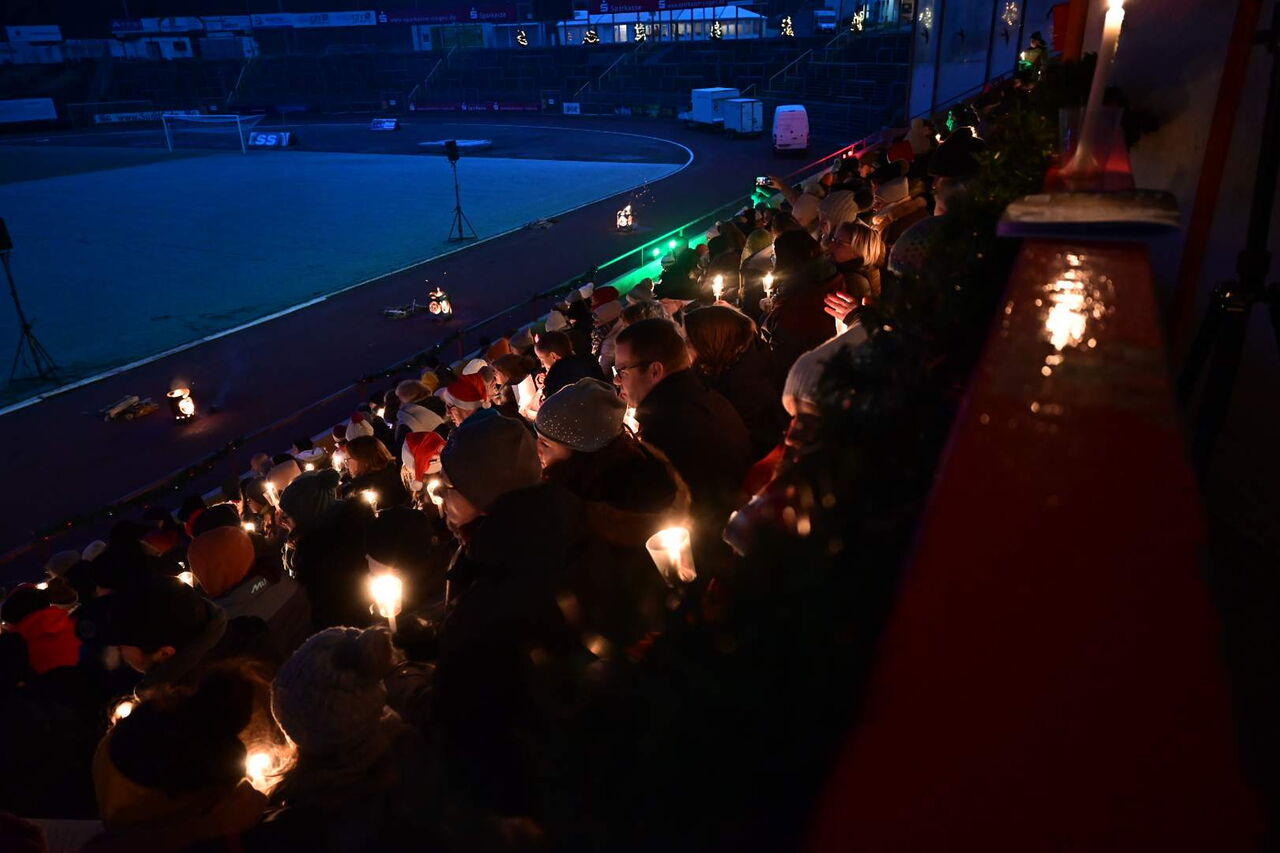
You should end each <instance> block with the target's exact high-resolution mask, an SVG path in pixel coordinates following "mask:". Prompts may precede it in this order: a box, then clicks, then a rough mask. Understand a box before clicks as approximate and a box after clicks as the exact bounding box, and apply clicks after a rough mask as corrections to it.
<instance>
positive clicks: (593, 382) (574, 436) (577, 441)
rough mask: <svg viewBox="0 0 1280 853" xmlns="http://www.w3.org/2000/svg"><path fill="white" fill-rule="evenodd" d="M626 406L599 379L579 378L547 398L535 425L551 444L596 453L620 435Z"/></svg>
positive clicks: (611, 389)
mask: <svg viewBox="0 0 1280 853" xmlns="http://www.w3.org/2000/svg"><path fill="white" fill-rule="evenodd" d="M626 410H627V404H626V403H624V402H622V398H621V397H619V396H618V394H617V392H615V391H614V390H613V388H611V387H610V386H609V385H606V384H605V383H604V382H601V381H600V380H599V379H579V380H578V381H577V382H575V383H573V384H572V385H567V386H565V387H564V388H561V389H560V390H559V391H557V392H556V393H554V394H552V395H551V396H550V397H549V398H547V400H546V402H544V403H543V404H542V408H541V409H539V410H538V418H537V420H536V421H535V422H534V426H536V427H537V430H538V432H539V433H540V434H542V435H544V436H546V437H547V438H549V439H551V440H552V441H558V442H559V443H561V444H564V445H568V446H569V447H571V448H573V449H574V450H580V451H582V452H583V453H595V452H596V451H597V450H599V449H601V448H602V447H604V446H605V445H606V444H608V443H609V442H611V441H613V440H614V439H615V438H617V437H618V436H619V435H620V434H621V433H622V418H623V415H625V414H626Z"/></svg>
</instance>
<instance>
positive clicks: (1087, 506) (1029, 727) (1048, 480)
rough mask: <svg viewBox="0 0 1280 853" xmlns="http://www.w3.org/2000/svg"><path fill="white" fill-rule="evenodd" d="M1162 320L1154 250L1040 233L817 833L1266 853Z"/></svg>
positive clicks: (962, 425)
mask: <svg viewBox="0 0 1280 853" xmlns="http://www.w3.org/2000/svg"><path fill="white" fill-rule="evenodd" d="M1105 184H1106V185H1107V187H1108V188H1121V187H1123V186H1131V185H1132V180H1131V177H1130V174H1129V171H1128V162H1127V155H1125V154H1123V153H1121V154H1120V155H1119V156H1118V159H1116V160H1115V161H1113V163H1112V164H1111V168H1110V169H1109V172H1108V175H1107V178H1106V181H1105ZM1056 185H1057V180H1056V179H1055V178H1054V177H1052V176H1051V178H1050V181H1049V188H1050V189H1052V188H1054V187H1055V186H1056ZM1159 317H1160V314H1159V311H1158V308H1157V303H1156V298H1155V293H1154V289H1153V284H1152V276H1151V268H1150V264H1149V259H1148V257H1147V252H1146V249H1145V247H1144V246H1143V245H1141V244H1135V243H1090V242H1074V241H1058V240H1028V241H1026V242H1025V243H1024V244H1023V246H1022V248H1021V251H1020V254H1019V256H1018V259H1017V263H1016V266H1015V268H1014V270H1013V273H1012V277H1011V279H1010V281H1009V284H1008V288H1007V291H1006V295H1005V299H1004V302H1003V304H1002V309H1001V311H1000V312H999V314H998V316H997V319H996V322H995V325H994V326H993V328H992V330H991V333H990V336H989V339H988V341H987V344H986V348H985V351H984V353H983V355H982V358H981V361H980V363H979V365H978V367H977V369H976V371H975V373H974V375H973V378H972V380H971V384H970V387H969V389H968V395H967V398H966V400H965V402H964V405H963V407H962V410H961V411H960V413H959V415H958V417H957V419H956V422H955V424H954V427H953V430H952V433H951V437H950V442H949V445H948V448H947V450H946V453H945V455H944V457H943V460H942V463H941V465H940V468H939V472H938V475H937V479H936V481H935V486H934V489H933V492H932V494H931V496H930V502H929V506H928V508H927V510H926V513H925V516H924V518H923V521H922V525H921V528H920V530H919V534H918V544H917V548H916V551H915V554H914V559H913V560H912V562H911V565H909V567H908V568H907V570H906V573H905V575H904V580H903V583H902V587H901V589H900V592H899V596H898V599H897V601H896V604H895V610H894V612H893V614H892V616H891V618H890V621H889V625H888V628H887V630H886V632H885V635H884V638H883V642H882V646H881V654H880V658H879V660H878V663H877V668H876V671H875V674H874V675H873V677H872V682H871V685H870V688H869V692H868V697H869V698H868V701H867V704H866V707H865V714H864V717H863V719H862V721H861V723H860V725H859V726H858V727H857V729H856V730H855V731H854V732H853V733H852V734H851V736H850V738H849V740H848V742H847V744H846V746H845V748H844V750H843V752H842V755H841V757H840V759H839V763H838V768H837V770H836V772H835V775H834V777H833V778H832V780H831V783H830V786H829V789H828V792H827V798H826V800H825V803H824V804H823V807H822V808H821V810H820V812H819V817H818V819H817V822H816V825H815V834H814V836H813V843H812V848H813V849H816V850H823V851H825V850H836V849H840V850H846V849H861V850H889V849H892V850H944V849H950V850H968V849H993V848H994V849H1002V850H1004V849H1007V850H1045V849H1082V850H1083V849H1088V850H1100V849H1105V850H1208V849H1214V850H1236V849H1246V848H1247V849H1255V845H1256V843H1257V840H1258V836H1259V833H1260V818H1259V814H1258V810H1257V806H1256V803H1255V800H1254V795H1253V793H1252V791H1251V790H1250V789H1248V787H1247V786H1246V784H1245V783H1244V781H1243V780H1242V777H1241V775H1240V770H1239V762H1238V761H1237V759H1236V754H1235V735H1234V728H1233V724H1232V718H1231V709H1230V702H1229V696H1228V686H1227V679H1226V675H1225V671H1224V663H1223V660H1222V656H1221V648H1220V647H1221V638H1220V626H1219V623H1218V618H1217V615H1216V613H1215V611H1214V609H1213V607H1212V605H1211V603H1210V600H1209V594H1208V589H1207V587H1206V585H1205V583H1204V580H1203V577H1202V566H1201V563H1200V559H1201V555H1202V551H1203V548H1204V545H1205V524H1204V519H1203V516H1202V509H1201V505H1200V501H1199V497H1198V493H1197V488H1196V481H1195V478H1194V476H1193V474H1192V470H1191V468H1190V466H1189V465H1188V462H1187V459H1186V447H1185V444H1184V440H1183V435H1182V433H1181V430H1180V421H1179V417H1178V413H1177V412H1176V410H1175V408H1174V399H1173V393H1172V390H1171V384H1170V380H1169V375H1168V371H1167V361H1166V357H1165V342H1164V339H1163V331H1162V328H1161V324H1160V320H1159Z"/></svg>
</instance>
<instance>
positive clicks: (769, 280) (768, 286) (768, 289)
mask: <svg viewBox="0 0 1280 853" xmlns="http://www.w3.org/2000/svg"><path fill="white" fill-rule="evenodd" d="M764 295H765V296H773V273H765V276H764Z"/></svg>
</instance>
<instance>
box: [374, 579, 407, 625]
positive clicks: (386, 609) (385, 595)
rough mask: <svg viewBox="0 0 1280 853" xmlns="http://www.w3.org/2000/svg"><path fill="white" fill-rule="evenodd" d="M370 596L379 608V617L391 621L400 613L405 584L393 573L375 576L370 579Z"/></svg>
mask: <svg viewBox="0 0 1280 853" xmlns="http://www.w3.org/2000/svg"><path fill="white" fill-rule="evenodd" d="M369 595H370V596H371V597H372V598H373V603H374V604H375V605H376V606H377V608H378V615H380V616H382V617H384V618H387V619H390V618H392V617H394V616H396V615H397V614H398V613H399V612H400V601H401V599H402V598H403V597H404V582H403V581H401V580H400V578H398V577H397V576H396V575H395V574H393V573H391V572H383V573H382V574H380V575H374V576H373V577H371V578H369Z"/></svg>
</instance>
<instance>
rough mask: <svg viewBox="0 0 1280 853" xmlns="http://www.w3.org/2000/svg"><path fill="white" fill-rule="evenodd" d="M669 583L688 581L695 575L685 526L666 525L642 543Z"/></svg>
mask: <svg viewBox="0 0 1280 853" xmlns="http://www.w3.org/2000/svg"><path fill="white" fill-rule="evenodd" d="M644 545H645V548H646V549H647V550H648V551H649V556H650V557H651V558H653V562H654V564H655V565H656V566H657V567H658V571H659V573H661V574H662V577H663V578H664V579H665V580H666V582H667V583H668V584H669V585H674V584H675V583H676V581H680V582H682V583H689V582H690V581H692V580H693V579H694V578H696V577H697V572H696V571H695V570H694V567H693V551H692V548H691V542H690V538H689V529H688V528H687V527H668V528H666V529H665V530H659V531H658V532H657V533H655V534H653V535H652V536H650V537H649V538H648V540H647V541H646V542H645V543H644Z"/></svg>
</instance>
